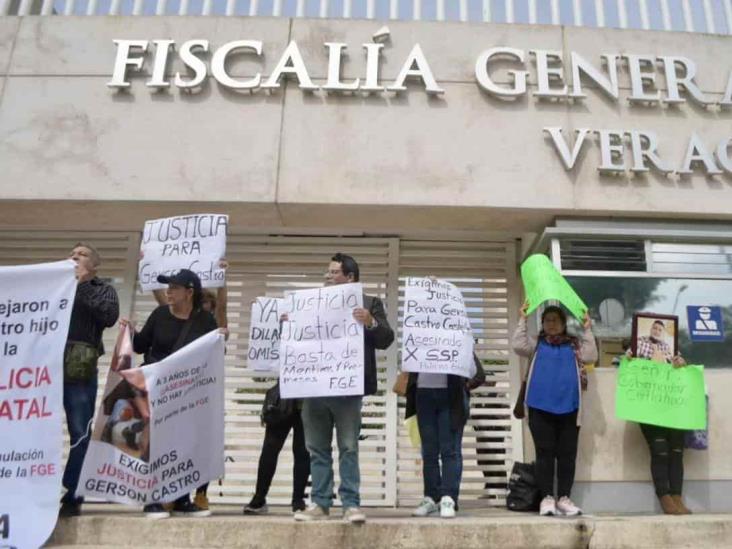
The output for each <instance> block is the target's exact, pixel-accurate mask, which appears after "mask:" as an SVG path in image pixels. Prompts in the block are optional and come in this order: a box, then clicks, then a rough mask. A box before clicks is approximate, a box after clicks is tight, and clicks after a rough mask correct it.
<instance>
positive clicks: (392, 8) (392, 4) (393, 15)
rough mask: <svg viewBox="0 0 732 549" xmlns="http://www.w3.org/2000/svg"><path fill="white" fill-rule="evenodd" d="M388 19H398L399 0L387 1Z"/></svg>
mask: <svg viewBox="0 0 732 549" xmlns="http://www.w3.org/2000/svg"><path fill="white" fill-rule="evenodd" d="M389 19H399V0H389Z"/></svg>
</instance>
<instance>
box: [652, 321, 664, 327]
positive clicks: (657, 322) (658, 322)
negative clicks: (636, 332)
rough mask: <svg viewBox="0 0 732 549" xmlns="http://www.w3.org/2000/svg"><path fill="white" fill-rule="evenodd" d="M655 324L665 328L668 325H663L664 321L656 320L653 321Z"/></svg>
mask: <svg viewBox="0 0 732 549" xmlns="http://www.w3.org/2000/svg"><path fill="white" fill-rule="evenodd" d="M653 324H660V325H661V326H663V327H664V328H665V327H666V325H665V324H664V323H663V321H662V320H658V319H656V320H654V321H653ZM653 324H651V326H653Z"/></svg>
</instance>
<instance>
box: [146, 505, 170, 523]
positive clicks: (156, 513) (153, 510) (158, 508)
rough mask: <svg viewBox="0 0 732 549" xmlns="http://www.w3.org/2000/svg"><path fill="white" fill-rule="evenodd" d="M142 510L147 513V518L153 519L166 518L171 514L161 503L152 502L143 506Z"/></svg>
mask: <svg viewBox="0 0 732 549" xmlns="http://www.w3.org/2000/svg"><path fill="white" fill-rule="evenodd" d="M142 512H143V513H145V518H149V519H153V520H155V519H164V518H168V517H169V516H170V513H168V512H167V511H166V510H165V507H163V506H162V505H161V504H159V503H151V504H150V505H145V507H143V508H142Z"/></svg>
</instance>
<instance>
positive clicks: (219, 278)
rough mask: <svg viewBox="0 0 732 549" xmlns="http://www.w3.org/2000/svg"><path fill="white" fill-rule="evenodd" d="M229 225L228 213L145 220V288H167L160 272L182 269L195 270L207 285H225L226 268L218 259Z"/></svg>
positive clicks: (142, 282) (142, 275)
mask: <svg viewBox="0 0 732 549" xmlns="http://www.w3.org/2000/svg"><path fill="white" fill-rule="evenodd" d="M228 225H229V216H227V215H219V214H196V215H182V216H178V217H168V218H165V219H154V220H152V221H146V222H145V229H144V231H143V233H142V248H141V252H142V258H141V259H140V264H139V269H138V275H139V279H140V286H141V287H142V290H143V291H145V292H146V291H150V290H159V289H161V288H164V287H165V285H163V284H160V283H159V282H158V281H157V278H158V275H166V276H167V275H171V274H173V273H174V272H175V271H177V270H179V269H190V270H191V271H193V272H194V273H196V274H197V275H198V277H199V278H200V279H201V284H202V285H203V287H204V288H219V287H221V286H223V285H224V282H225V271H224V270H223V269H221V268H220V267H219V262H220V261H221V259H223V258H224V257H225V256H226V231H227V227H228Z"/></svg>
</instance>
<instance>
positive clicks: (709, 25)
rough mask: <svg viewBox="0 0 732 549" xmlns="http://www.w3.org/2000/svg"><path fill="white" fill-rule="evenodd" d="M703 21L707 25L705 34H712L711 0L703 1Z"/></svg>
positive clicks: (712, 14) (712, 13)
mask: <svg viewBox="0 0 732 549" xmlns="http://www.w3.org/2000/svg"><path fill="white" fill-rule="evenodd" d="M704 19H705V21H706V23H707V32H709V33H712V34H713V33H714V11H712V2H711V0H704Z"/></svg>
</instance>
